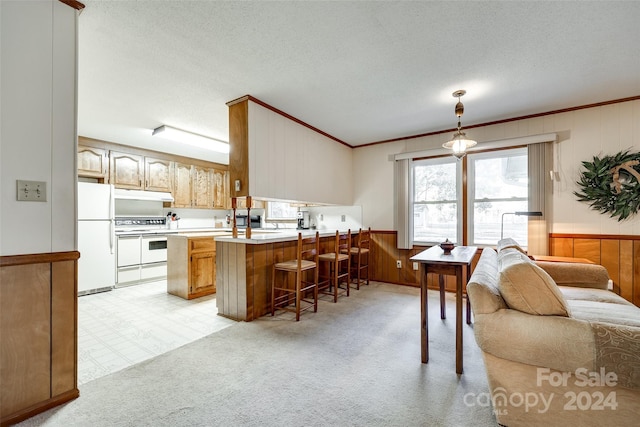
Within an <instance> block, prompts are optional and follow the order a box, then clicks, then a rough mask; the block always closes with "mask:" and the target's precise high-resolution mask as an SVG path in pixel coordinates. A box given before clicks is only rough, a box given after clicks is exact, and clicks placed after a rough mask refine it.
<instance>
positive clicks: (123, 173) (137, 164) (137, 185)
mask: <svg viewBox="0 0 640 427" xmlns="http://www.w3.org/2000/svg"><path fill="white" fill-rule="evenodd" d="M109 157H110V160H111V161H110V175H111V176H110V179H109V182H110V183H111V184H113V185H114V186H115V187H116V188H129V189H134V190H142V189H143V182H144V158H143V157H142V156H138V155H135V154H129V153H118V152H115V151H112V152H111V154H110V156H109Z"/></svg>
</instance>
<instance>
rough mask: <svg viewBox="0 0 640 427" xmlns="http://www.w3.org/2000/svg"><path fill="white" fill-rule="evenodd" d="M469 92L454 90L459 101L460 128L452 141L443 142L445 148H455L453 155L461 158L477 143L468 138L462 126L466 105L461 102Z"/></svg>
mask: <svg viewBox="0 0 640 427" xmlns="http://www.w3.org/2000/svg"><path fill="white" fill-rule="evenodd" d="M465 93H467V91H466V90H463V89H461V90H457V91H455V92H453V97H454V98H458V103H457V104H456V116H458V130H457V131H456V133H454V134H453V138H451V140H450V141H447V142H445V143H444V144H442V146H443V147H444V148H448V149H449V150H453V155H454V156H455V157H457V158H458V160H460V159H461V158H463V157H464V156H465V154H467V149H469V148H471V147H473V146H474V145H476V144H477V142H476V141H474V140H473V139H469V138H467V135H466V134H465V133H464V132H462V126H461V125H460V117H462V114H463V113H464V105H462V102H460V98H461V97H462V96H464V94H465Z"/></svg>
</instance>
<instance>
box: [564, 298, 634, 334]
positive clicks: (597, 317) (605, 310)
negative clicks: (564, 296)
mask: <svg viewBox="0 0 640 427" xmlns="http://www.w3.org/2000/svg"><path fill="white" fill-rule="evenodd" d="M567 302H568V304H569V307H571V317H573V318H574V319H579V320H586V321H588V322H602V323H611V324H615V325H626V326H634V327H636V328H640V309H639V308H638V307H636V306H635V305H633V304H617V303H611V302H596V301H585V300H569V301H567Z"/></svg>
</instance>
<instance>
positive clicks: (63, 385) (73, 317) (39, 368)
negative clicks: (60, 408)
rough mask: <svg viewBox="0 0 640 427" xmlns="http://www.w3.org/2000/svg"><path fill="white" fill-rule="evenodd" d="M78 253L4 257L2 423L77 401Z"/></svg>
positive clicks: (0, 289)
mask: <svg viewBox="0 0 640 427" xmlns="http://www.w3.org/2000/svg"><path fill="white" fill-rule="evenodd" d="M79 255H80V254H79V253H78V252H76V251H72V252H58V253H50V254H33V255H16V256H3V257H0V337H2V339H1V340H0V384H2V386H1V387H0V416H1V419H0V424H1V425H2V426H4V425H9V424H13V423H16V422H19V421H21V420H24V419H26V418H28V417H30V416H32V415H35V414H37V413H39V412H43V411H45V410H47V409H49V408H51V407H53V406H56V405H59V404H61V403H64V402H66V401H69V400H71V399H75V398H76V397H78V388H77V383H78V382H77V313H78V310H77V307H78V306H77V301H78V297H77V295H78V288H77V276H78V275H77V271H78V269H77V264H78V261H77V260H78V258H79Z"/></svg>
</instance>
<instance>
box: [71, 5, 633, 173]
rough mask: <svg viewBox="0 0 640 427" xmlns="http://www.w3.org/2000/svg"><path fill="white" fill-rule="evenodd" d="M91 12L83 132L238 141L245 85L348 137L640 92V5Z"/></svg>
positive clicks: (143, 139) (96, 8) (83, 26)
mask: <svg viewBox="0 0 640 427" xmlns="http://www.w3.org/2000/svg"><path fill="white" fill-rule="evenodd" d="M83 3H84V4H85V5H86V8H85V9H84V11H83V12H82V14H81V15H80V19H79V100H78V109H79V122H78V126H79V129H78V133H79V134H80V135H83V136H88V137H92V138H98V139H103V140H107V141H113V142H119V143H123V144H127V145H134V146H140V147H145V148H150V149H156V150H160V151H167V152H172V153H175V154H183V155H188V156H192V157H199V158H203V159H207V160H212V161H221V162H224V163H226V156H222V157H221V156H219V155H212V154H210V153H208V152H203V151H198V150H195V149H193V150H190V149H183V148H180V147H178V146H177V145H176V144H171V145H168V144H163V143H161V142H159V141H155V138H153V139H152V138H151V136H150V134H151V130H152V129H154V128H155V127H158V126H160V125H162V124H166V125H170V126H174V127H177V128H181V129H185V130H190V131H193V132H196V133H200V134H203V135H208V136H211V137H214V138H217V139H222V140H228V109H227V106H226V105H225V103H226V102H228V101H230V100H233V99H235V98H238V97H240V96H243V95H246V94H249V95H252V96H254V97H256V98H258V99H260V100H262V101H264V102H266V103H268V104H270V105H272V106H274V107H276V108H278V109H280V110H282V111H285V112H287V113H289V114H291V115H293V116H294V117H296V118H298V119H300V120H302V121H305V122H307V123H309V124H310V125H312V126H315V127H317V128H319V129H321V130H323V131H325V132H327V133H329V134H330V135H333V136H334V137H336V138H338V139H341V140H342V141H344V142H346V143H348V144H350V145H354V146H355V145H360V144H364V143H369V142H375V141H380V140H386V139H391V138H399V137H404V136H410V135H416V134H421V133H426V132H432V131H438V130H443V129H449V128H452V127H454V125H455V120H456V119H455V115H454V112H453V109H454V105H455V102H456V100H455V99H454V98H453V97H452V96H451V93H452V92H453V91H454V90H456V89H466V90H467V95H466V96H465V97H464V98H463V102H464V104H465V115H464V116H463V118H462V124H463V127H464V126H467V125H472V124H476V123H483V122H488V121H493V120H499V119H504V118H510V117H517V116H522V115H527V114H534V113H540V112H545V111H550V110H555V109H561V108H567V107H572V106H578V105H585V104H590V103H596V102H602V101H608V100H613V99H619V98H625V97H629V96H635V95H640V54H638V45H639V44H640V25H638V20H639V19H640V2H632V1H625V2H539V1H537V2H458V1H455V2H454V1H451V2H431V1H415V2H405V1H402V2H400V1H387V2H370V1H353V2H334V1H321V2H314V1H289V2H275V1H269V2H253V1H242V2H240V1H226V2H223V1H107V0H84V1H83Z"/></svg>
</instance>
